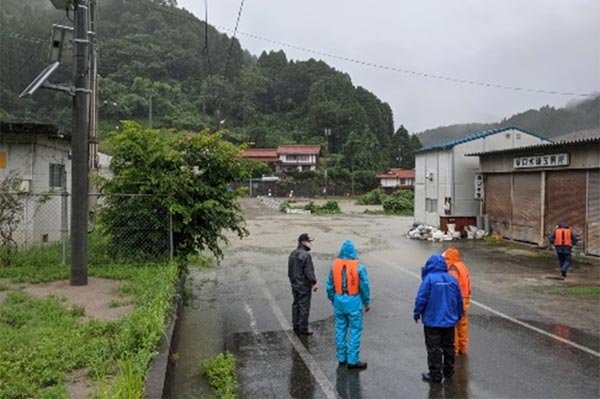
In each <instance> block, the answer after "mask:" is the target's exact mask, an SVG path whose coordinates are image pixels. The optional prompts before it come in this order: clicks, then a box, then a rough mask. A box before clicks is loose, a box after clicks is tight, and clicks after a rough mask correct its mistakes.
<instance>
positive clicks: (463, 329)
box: [443, 247, 471, 355]
mask: <svg viewBox="0 0 600 399" xmlns="http://www.w3.org/2000/svg"><path fill="white" fill-rule="evenodd" d="M443 255H444V258H446V264H447V265H448V273H449V274H450V275H452V276H454V278H456V280H458V286H459V288H460V293H461V294H462V298H463V307H464V309H465V313H464V315H463V316H462V317H461V318H460V320H459V321H458V323H457V324H456V327H455V332H454V350H455V351H456V354H458V355H466V354H467V349H468V346H469V316H468V313H467V312H468V310H469V308H470V307H471V277H470V276H469V269H468V268H467V265H465V264H464V263H463V262H462V261H461V259H460V252H459V251H458V249H456V248H454V247H450V248H448V249H447V250H446V252H444V254H443Z"/></svg>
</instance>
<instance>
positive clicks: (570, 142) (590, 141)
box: [466, 137, 600, 157]
mask: <svg viewBox="0 0 600 399" xmlns="http://www.w3.org/2000/svg"><path fill="white" fill-rule="evenodd" d="M579 144H586V145H587V144H598V146H599V147H598V151H600V137H589V138H583V139H579V140H563V141H558V142H556V143H542V144H534V145H528V146H525V147H516V148H506V149H504V150H494V151H483V152H473V153H471V154H466V156H468V157H478V156H481V155H488V154H500V153H509V152H526V151H534V150H538V149H547V148H555V147H564V146H568V145H579Z"/></svg>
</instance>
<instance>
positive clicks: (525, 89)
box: [125, 0, 600, 97]
mask: <svg viewBox="0 0 600 399" xmlns="http://www.w3.org/2000/svg"><path fill="white" fill-rule="evenodd" d="M125 1H128V2H131V3H136V4H140V5H143V6H145V7H148V8H149V7H152V8H154V9H156V10H159V11H161V12H165V13H169V14H171V15H173V16H176V17H185V18H195V19H196V20H197V18H196V17H195V16H194V15H193V14H189V15H188V14H181V13H175V12H173V11H172V10H171V9H167V8H166V6H160V5H154V6H153V5H150V4H147V3H145V2H144V3H142V2H141V1H140V0H125ZM142 1H143V0H142ZM243 3H244V0H242V2H241V4H240V10H239V12H238V19H237V21H236V25H235V28H234V29H231V28H228V27H225V26H222V25H213V26H215V27H216V28H218V29H221V30H224V31H228V32H232V33H233V34H232V39H233V38H235V37H236V35H238V34H239V35H242V36H245V37H249V38H252V39H256V40H260V41H264V42H267V43H271V44H276V45H278V46H281V47H286V48H291V49H294V50H298V51H302V52H305V53H309V54H315V55H319V56H322V57H327V58H332V59H337V60H340V61H345V62H350V63H353V64H359V65H364V66H368V67H371V68H377V69H382V70H388V71H391V72H396V73H402V74H405V75H409V76H414V77H420V78H425V79H434V80H440V81H447V82H452V83H456V84H463V85H471V86H478V87H482V88H490V89H500V90H508V91H515V92H527V93H535V94H547V95H559V96H571V97H591V96H594V95H595V93H594V91H593V90H592V91H590V92H588V93H578V92H572V91H560V90H550V89H536V88H530V87H519V86H511V85H502V84H497V83H492V82H482V81H475V80H468V79H462V78H456V77H452V76H446V75H440V74H433V73H427V72H421V71H417V70H410V69H406V68H400V67H394V66H389V65H382V64H377V63H374V62H370V61H364V60H359V59H355V58H350V57H345V56H341V55H337V54H331V53H327V52H324V51H319V50H314V49H311V48H307V47H301V46H296V45H293V44H289V43H285V42H282V41H279V40H273V39H269V38H266V37H263V36H259V35H255V34H252V33H246V32H240V31H238V24H239V20H240V16H241V12H242V6H243ZM232 49H233V42H232V43H231V46H230V51H229V55H228V57H227V64H226V68H225V71H227V67H228V64H229V58H230V54H231V51H232ZM597 91H600V88H599V90H597Z"/></svg>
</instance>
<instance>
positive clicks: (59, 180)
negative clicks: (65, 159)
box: [49, 163, 65, 187]
mask: <svg viewBox="0 0 600 399" xmlns="http://www.w3.org/2000/svg"><path fill="white" fill-rule="evenodd" d="M64 178H65V165H61V164H58V163H51V164H50V184H49V185H50V187H62V186H63V181H64Z"/></svg>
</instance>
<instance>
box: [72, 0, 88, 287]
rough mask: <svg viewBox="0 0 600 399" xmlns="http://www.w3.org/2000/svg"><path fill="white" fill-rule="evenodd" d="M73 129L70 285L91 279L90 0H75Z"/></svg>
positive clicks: (83, 283) (84, 283) (84, 282)
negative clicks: (89, 228) (89, 233)
mask: <svg viewBox="0 0 600 399" xmlns="http://www.w3.org/2000/svg"><path fill="white" fill-rule="evenodd" d="M73 5H74V18H75V19H74V28H75V29H74V39H73V64H74V67H73V81H74V85H75V96H74V98H73V132H72V138H71V146H72V151H73V161H72V163H71V170H72V171H71V173H72V175H71V179H72V181H71V186H72V187H71V189H72V193H73V195H72V197H71V278H70V280H71V285H87V282H88V270H87V269H88V257H87V256H88V253H87V249H88V236H87V235H88V231H87V230H88V186H89V181H88V166H89V162H88V156H89V146H88V135H89V117H90V97H91V90H90V79H89V74H90V70H89V52H90V46H89V40H88V29H89V8H88V6H89V0H74V2H73Z"/></svg>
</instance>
